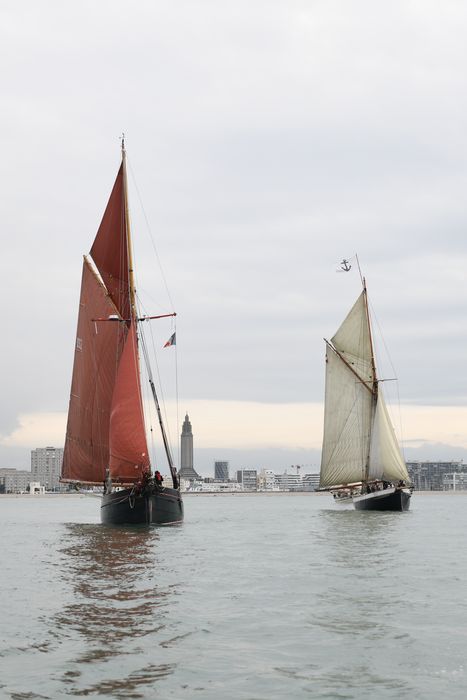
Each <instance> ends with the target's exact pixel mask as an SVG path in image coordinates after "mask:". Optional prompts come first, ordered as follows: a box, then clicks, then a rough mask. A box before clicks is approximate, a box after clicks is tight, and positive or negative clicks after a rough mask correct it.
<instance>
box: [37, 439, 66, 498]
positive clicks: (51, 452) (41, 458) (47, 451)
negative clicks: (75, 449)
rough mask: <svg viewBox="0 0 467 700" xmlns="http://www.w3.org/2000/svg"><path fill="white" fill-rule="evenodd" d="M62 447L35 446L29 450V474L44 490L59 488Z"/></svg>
mask: <svg viewBox="0 0 467 700" xmlns="http://www.w3.org/2000/svg"><path fill="white" fill-rule="evenodd" d="M62 460H63V447H37V448H36V449H35V450H31V475H32V480H33V481H39V482H40V483H41V484H42V486H45V490H46V491H57V490H59V489H60V470H61V467H62Z"/></svg>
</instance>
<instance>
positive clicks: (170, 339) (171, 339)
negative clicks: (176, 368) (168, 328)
mask: <svg viewBox="0 0 467 700" xmlns="http://www.w3.org/2000/svg"><path fill="white" fill-rule="evenodd" d="M176 344H177V343H176V342H175V333H172V335H171V336H170V338H169V339H168V341H167V342H166V344H165V345H164V348H169V347H170V346H171V345H176Z"/></svg>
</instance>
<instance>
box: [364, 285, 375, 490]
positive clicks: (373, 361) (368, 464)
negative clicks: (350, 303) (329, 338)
mask: <svg viewBox="0 0 467 700" xmlns="http://www.w3.org/2000/svg"><path fill="white" fill-rule="evenodd" d="M362 281H363V299H364V301H365V311H366V320H367V324H368V337H369V339H370V353H371V369H372V371H373V387H372V389H371V393H372V394H373V405H372V417H371V423H370V442H369V445H368V454H367V458H366V464H365V475H364V478H363V481H368V476H369V473H370V450H371V432H372V430H373V424H374V421H375V413H376V403H377V401H378V380H377V378H376V363H375V354H374V348H373V336H372V333H371V323H370V311H369V308H368V293H367V289H366V279H365V278H364V277H363V279H362Z"/></svg>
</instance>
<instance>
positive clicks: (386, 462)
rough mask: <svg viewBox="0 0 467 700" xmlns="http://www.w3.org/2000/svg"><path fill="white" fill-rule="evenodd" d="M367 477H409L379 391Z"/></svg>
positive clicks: (394, 479)
mask: <svg viewBox="0 0 467 700" xmlns="http://www.w3.org/2000/svg"><path fill="white" fill-rule="evenodd" d="M368 478H369V479H370V480H372V479H386V480H387V481H399V480H400V479H402V480H404V481H406V482H409V481H410V477H409V475H408V472H407V467H406V466H405V462H404V460H403V457H402V454H401V451H400V448H399V444H398V442H397V438H396V435H395V432H394V428H393V426H392V423H391V420H390V418H389V414H388V410H387V407H386V403H385V401H384V397H383V395H382V393H381V391H380V392H379V394H378V402H377V404H376V412H375V419H374V423H373V429H372V432H371V446H370V468H369V473H368Z"/></svg>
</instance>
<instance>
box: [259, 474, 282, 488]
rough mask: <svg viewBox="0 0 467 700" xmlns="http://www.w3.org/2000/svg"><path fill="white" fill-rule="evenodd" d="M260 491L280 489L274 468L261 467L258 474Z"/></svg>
mask: <svg viewBox="0 0 467 700" xmlns="http://www.w3.org/2000/svg"><path fill="white" fill-rule="evenodd" d="M258 491H279V486H278V485H277V482H276V477H275V475H274V472H273V470H272V469H261V471H260V473H259V474H258Z"/></svg>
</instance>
